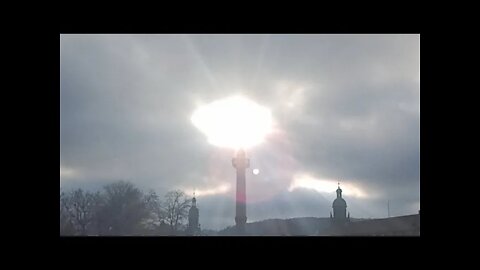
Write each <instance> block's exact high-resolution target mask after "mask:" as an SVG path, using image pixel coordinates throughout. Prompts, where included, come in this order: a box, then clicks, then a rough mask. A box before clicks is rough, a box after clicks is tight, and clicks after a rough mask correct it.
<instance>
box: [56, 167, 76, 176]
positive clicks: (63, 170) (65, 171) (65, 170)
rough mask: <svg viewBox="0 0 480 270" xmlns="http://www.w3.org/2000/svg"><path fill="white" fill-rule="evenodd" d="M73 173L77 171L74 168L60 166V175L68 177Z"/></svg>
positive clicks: (73, 174)
mask: <svg viewBox="0 0 480 270" xmlns="http://www.w3.org/2000/svg"><path fill="white" fill-rule="evenodd" d="M75 175H77V171H75V170H74V169H71V168H65V167H62V166H60V177H62V178H68V177H73V176H75Z"/></svg>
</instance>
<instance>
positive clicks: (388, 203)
mask: <svg viewBox="0 0 480 270" xmlns="http://www.w3.org/2000/svg"><path fill="white" fill-rule="evenodd" d="M387 212H388V217H390V200H388V201H387Z"/></svg>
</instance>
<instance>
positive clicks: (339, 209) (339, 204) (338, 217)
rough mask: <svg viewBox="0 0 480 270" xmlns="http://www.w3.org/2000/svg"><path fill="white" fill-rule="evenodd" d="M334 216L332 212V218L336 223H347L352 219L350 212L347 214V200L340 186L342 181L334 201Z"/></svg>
mask: <svg viewBox="0 0 480 270" xmlns="http://www.w3.org/2000/svg"><path fill="white" fill-rule="evenodd" d="M332 208H333V216H332V212H330V219H331V221H332V223H333V224H335V225H345V224H346V223H347V222H349V221H350V213H348V216H347V202H346V201H345V199H343V198H342V189H341V188H340V183H339V184H338V188H337V198H336V199H335V200H334V201H333V204H332Z"/></svg>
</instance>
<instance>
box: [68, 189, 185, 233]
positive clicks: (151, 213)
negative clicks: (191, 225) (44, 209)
mask: <svg viewBox="0 0 480 270" xmlns="http://www.w3.org/2000/svg"><path fill="white" fill-rule="evenodd" d="M190 206H191V199H190V198H189V197H187V196H186V194H185V193H184V192H183V191H181V190H173V191H169V192H167V193H166V194H165V195H164V197H163V200H162V199H161V198H160V196H159V195H158V194H157V193H156V192H155V191H153V190H150V191H149V192H146V193H145V192H142V191H141V190H140V189H138V188H137V187H135V186H134V185H133V184H132V183H130V182H125V181H119V182H115V183H112V184H108V185H105V186H104V187H103V188H102V189H101V190H100V191H97V192H89V191H84V190H82V189H80V188H79V189H76V190H72V191H70V192H64V191H60V235H65V236H67V235H184V234H185V230H186V227H187V222H188V210H189V209H190Z"/></svg>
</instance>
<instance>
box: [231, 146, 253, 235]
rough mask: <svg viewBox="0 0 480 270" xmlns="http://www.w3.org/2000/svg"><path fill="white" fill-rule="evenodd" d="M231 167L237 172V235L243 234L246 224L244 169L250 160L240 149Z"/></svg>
mask: <svg viewBox="0 0 480 270" xmlns="http://www.w3.org/2000/svg"><path fill="white" fill-rule="evenodd" d="M232 165H233V167H234V168H235V169H236V171H237V196H236V202H235V203H236V205H235V206H236V207H235V209H236V212H235V227H236V231H237V234H238V235H244V234H245V226H246V225H245V224H246V223H247V196H246V184H245V169H246V168H248V167H249V166H250V159H248V158H247V157H246V155H245V151H244V150H243V149H240V150H239V151H238V152H237V155H236V157H235V158H233V159H232Z"/></svg>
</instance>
